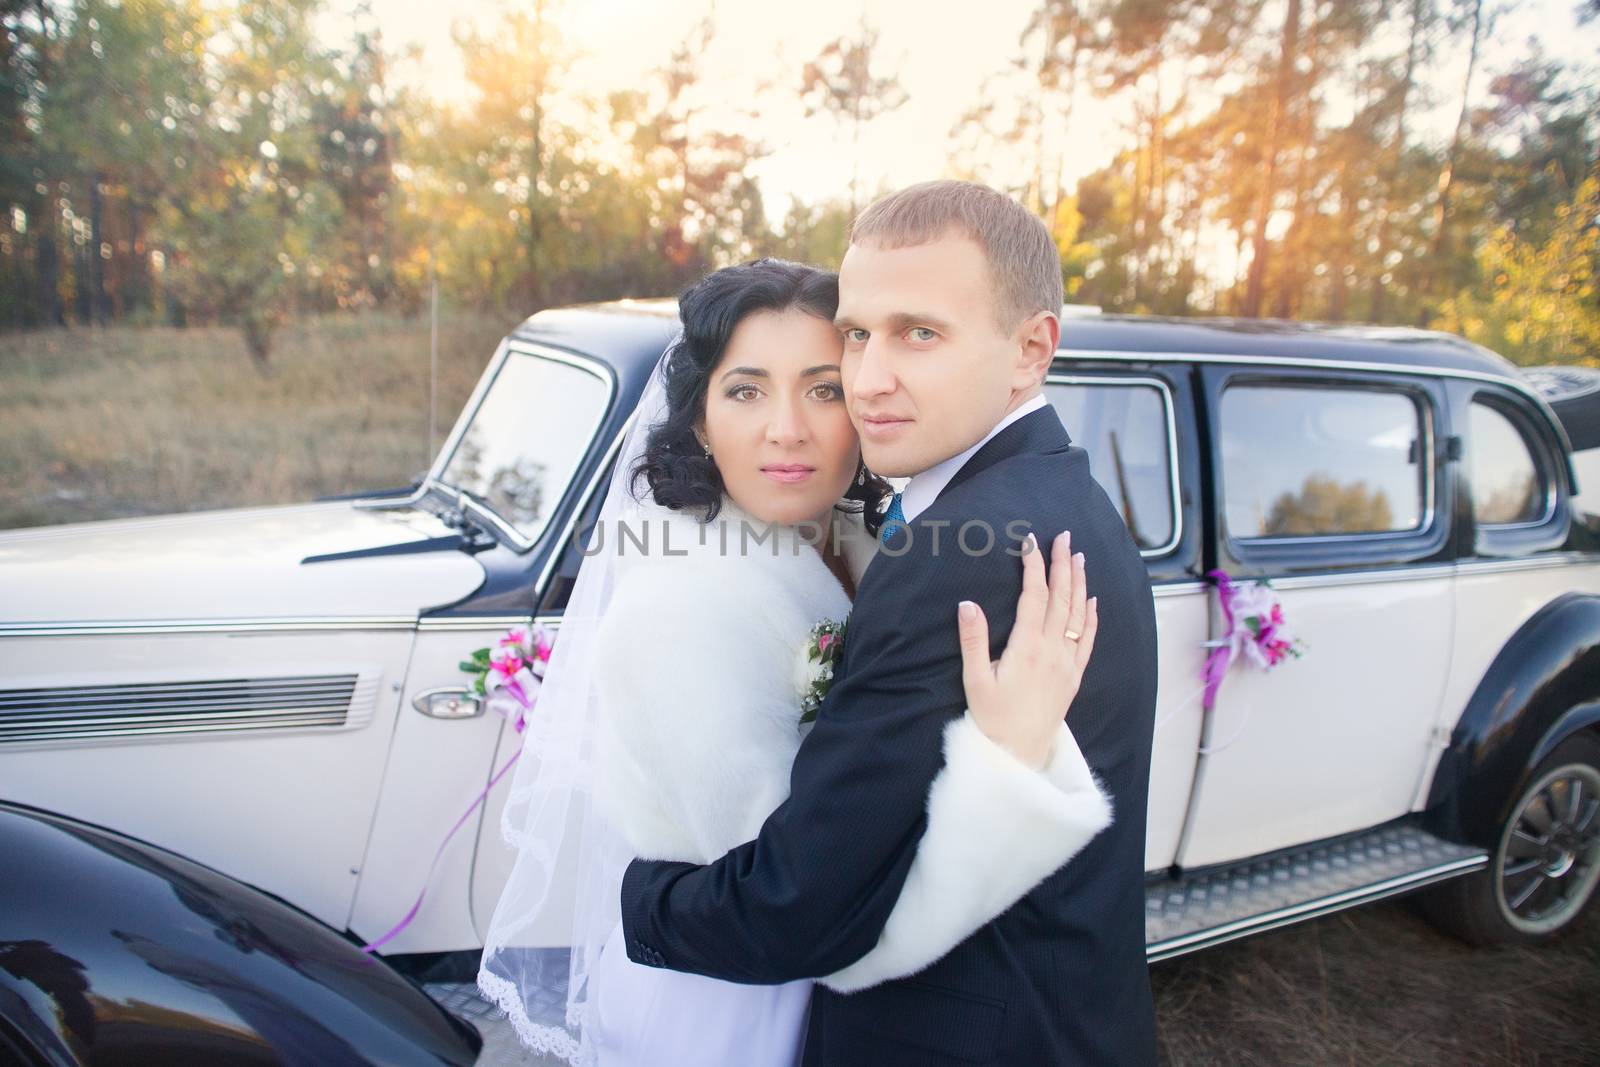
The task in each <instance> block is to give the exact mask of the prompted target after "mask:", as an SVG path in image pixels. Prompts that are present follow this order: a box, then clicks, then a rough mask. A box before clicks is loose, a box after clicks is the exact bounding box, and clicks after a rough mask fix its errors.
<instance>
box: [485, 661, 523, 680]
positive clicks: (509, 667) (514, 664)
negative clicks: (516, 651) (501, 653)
mask: <svg viewBox="0 0 1600 1067" xmlns="http://www.w3.org/2000/svg"><path fill="white" fill-rule="evenodd" d="M489 666H490V667H491V668H492V669H494V670H496V671H498V672H499V673H500V674H503V675H504V676H505V677H507V678H510V677H511V676H512V675H513V674H516V673H517V672H518V671H520V670H521V669H522V666H523V663H522V657H520V656H506V657H505V658H504V659H491V660H490V661H489Z"/></svg>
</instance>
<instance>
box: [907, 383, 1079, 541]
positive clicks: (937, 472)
mask: <svg viewBox="0 0 1600 1067" xmlns="http://www.w3.org/2000/svg"><path fill="white" fill-rule="evenodd" d="M1048 403H1050V402H1049V401H1048V400H1046V399H1045V398H1044V394H1042V393H1041V394H1039V395H1038V396H1035V397H1033V398H1031V399H1029V400H1026V401H1024V402H1023V403H1022V404H1021V405H1019V406H1018V407H1017V409H1016V410H1015V411H1013V412H1011V413H1010V414H1008V415H1007V416H1006V417H1005V418H1003V419H1001V420H1000V421H999V422H998V423H996V424H995V427H994V429H992V430H990V431H989V432H988V434H987V435H985V436H984V438H983V440H981V441H979V442H978V443H977V444H975V445H973V446H972V447H971V448H969V449H967V450H966V451H965V452H962V453H960V454H959V455H955V456H951V457H950V458H949V459H947V460H945V461H944V462H943V463H937V464H935V465H934V466H932V467H929V468H928V469H927V470H925V471H923V472H922V473H921V474H913V475H912V476H911V480H910V481H909V482H907V483H906V487H905V489H904V490H903V491H902V492H901V494H900V510H901V511H903V512H904V513H905V516H906V521H907V522H910V521H911V520H912V519H914V518H916V517H917V515H918V514H920V513H921V512H923V511H925V510H927V508H928V505H930V504H932V503H933V502H934V501H935V500H937V499H938V497H939V494H940V493H942V492H944V487H945V486H947V485H949V484H950V479H952V478H954V477H955V476H956V472H957V471H959V470H960V469H961V468H962V467H964V466H965V465H966V462H967V460H969V459H971V458H972V456H973V453H975V452H977V451H978V449H980V448H982V447H983V446H984V445H986V444H988V443H989V441H990V439H992V438H993V437H994V436H995V435H996V434H998V433H999V432H1000V431H1001V430H1003V429H1005V428H1006V427H1007V426H1010V425H1011V424H1012V423H1013V422H1016V421H1017V420H1018V419H1020V418H1022V417H1023V416H1024V415H1031V414H1033V413H1034V412H1035V411H1038V410H1039V409H1040V408H1042V407H1044V406H1045V405H1047V404H1048Z"/></svg>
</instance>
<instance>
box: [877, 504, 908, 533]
mask: <svg viewBox="0 0 1600 1067" xmlns="http://www.w3.org/2000/svg"><path fill="white" fill-rule="evenodd" d="M905 524H906V513H905V511H904V510H903V509H902V508H901V507H900V494H899V493H896V494H895V495H894V499H893V500H891V501H889V510H888V511H886V512H884V513H883V527H882V528H881V529H879V531H878V540H880V541H882V542H883V543H884V544H888V543H889V537H890V535H891V534H893V533H894V531H895V530H896V529H898V528H900V527H902V526H904V525H905Z"/></svg>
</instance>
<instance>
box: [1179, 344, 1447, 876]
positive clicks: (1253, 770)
mask: <svg viewBox="0 0 1600 1067" xmlns="http://www.w3.org/2000/svg"><path fill="white" fill-rule="evenodd" d="M1204 379H1205V382H1206V397H1207V403H1208V408H1209V411H1210V413H1211V419H1212V425H1213V430H1212V449H1211V456H1212V469H1213V477H1214V479H1215V487H1214V495H1215V500H1216V504H1217V506H1216V513H1217V514H1216V523H1217V533H1216V536H1217V544H1218V546H1219V548H1218V559H1219V565H1220V566H1221V567H1222V568H1223V569H1224V570H1226V571H1227V572H1228V573H1229V574H1230V576H1231V577H1233V578H1235V579H1240V578H1245V579H1247V578H1254V577H1266V578H1269V579H1270V580H1271V582H1272V585H1273V586H1274V587H1275V588H1276V590H1277V593H1278V595H1279V597H1280V598H1281V603H1282V607H1283V612H1284V617H1285V619H1286V621H1287V622H1288V624H1289V626H1290V627H1292V629H1293V631H1294V632H1295V633H1296V634H1298V635H1299V636H1300V637H1301V638H1302V639H1303V641H1304V646H1305V648H1304V655H1303V656H1302V657H1301V658H1298V659H1289V660H1286V661H1285V662H1284V663H1282V664H1280V665H1279V666H1277V667H1275V668H1273V669H1272V670H1270V671H1268V672H1263V671H1261V670H1259V669H1257V668H1255V667H1253V666H1251V665H1250V664H1248V663H1235V664H1234V665H1233V667H1232V668H1231V669H1230V670H1229V672H1228V674H1227V676H1226V678H1225V680H1224V681H1223V683H1222V686H1221V690H1220V692H1219V694H1218V698H1217V701H1216V705H1215V707H1214V709H1213V710H1212V711H1211V712H1209V713H1208V715H1207V718H1206V722H1205V724H1204V730H1203V733H1202V736H1201V748H1200V758H1199V761H1198V764H1199V770H1198V774H1197V780H1196V784H1195V796H1194V801H1193V805H1192V810H1191V811H1190V813H1189V824H1188V827H1187V830H1186V836H1185V840H1184V842H1183V845H1182V847H1181V848H1180V851H1179V856H1178V862H1179V863H1180V864H1182V865H1183V866H1185V867H1202V866H1206V865H1209V864H1215V863H1223V862H1227V861H1231V860H1236V859H1240V858H1243V857H1247V856H1253V855H1259V854H1261V853H1265V852H1271V851H1273V850H1276V849H1280V848H1285V847H1288V846H1291V845H1299V844H1303V843H1305V842H1308V841H1314V840H1318V839H1321V838H1327V837H1332V836H1335V835H1338V834H1343V833H1347V832H1351V831H1356V830H1361V829H1365V828H1368V827H1371V826H1375V825H1378V824H1380V823H1383V822H1386V821H1388V820H1390V819H1394V818H1397V817H1399V816H1401V815H1404V814H1406V813H1407V812H1409V811H1411V810H1412V807H1413V801H1414V797H1415V795H1416V790H1417V784H1418V781H1419V779H1420V777H1421V774H1422V773H1423V770H1424V768H1425V767H1426V766H1427V765H1428V764H1429V762H1430V760H1431V758H1432V756H1433V754H1434V753H1435V752H1436V751H1437V749H1438V747H1439V746H1440V739H1439V738H1438V736H1437V735H1436V733H1435V731H1434V725H1435V722H1436V720H1437V717H1438V709H1439V706H1440V701H1441V698H1442V695H1443V688H1444V685H1445V681H1446V678H1447V674H1448V671H1449V665H1450V655H1451V648H1452V644H1453V637H1454V618H1455V601H1454V591H1453V586H1454V582H1453V574H1454V566H1453V563H1452V560H1451V557H1452V554H1453V551H1454V545H1453V542H1452V541H1451V536H1452V534H1451V529H1452V526H1451V522H1450V512H1451V506H1452V503H1451V501H1452V492H1451V487H1452V486H1453V482H1452V481H1451V480H1449V479H1441V478H1440V477H1439V467H1440V465H1441V463H1442V462H1443V460H1444V456H1443V455H1442V453H1443V451H1444V449H1443V447H1442V446H1441V443H1440V441H1439V440H1438V436H1439V435H1438V434H1437V433H1436V430H1435V427H1436V426H1437V425H1438V424H1439V421H1440V418H1439V412H1440V411H1441V410H1443V407H1444V403H1443V396H1444V393H1443V387H1442V385H1441V384H1440V383H1439V382H1438V381H1437V380H1434V379H1427V378H1424V377H1421V376H1418V377H1416V378H1412V379H1401V378H1398V377H1396V376H1392V375H1377V374H1362V373H1358V372H1349V373H1345V372H1338V373H1334V372H1319V371H1309V370H1302V371H1294V370H1287V369H1268V368H1261V369H1249V368H1229V367H1225V366H1215V365H1214V366H1208V367H1206V368H1205V370H1204ZM1213 612H1214V614H1213V632H1214V633H1217V632H1218V631H1219V629H1220V625H1221V619H1220V615H1219V614H1217V613H1216V612H1215V609H1213ZM1202 656H1203V652H1202V651H1201V650H1196V652H1195V653H1194V654H1193V655H1192V657H1191V671H1192V672H1193V673H1192V675H1191V677H1194V678H1198V677H1199V670H1198V668H1199V666H1200V663H1201V662H1202Z"/></svg>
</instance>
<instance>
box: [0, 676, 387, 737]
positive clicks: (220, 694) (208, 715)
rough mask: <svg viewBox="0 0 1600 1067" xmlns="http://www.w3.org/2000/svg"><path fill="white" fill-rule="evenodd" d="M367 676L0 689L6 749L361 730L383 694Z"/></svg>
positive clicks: (374, 678) (1, 726)
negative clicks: (76, 741) (83, 741)
mask: <svg viewBox="0 0 1600 1067" xmlns="http://www.w3.org/2000/svg"><path fill="white" fill-rule="evenodd" d="M363 674H365V672H362V674H326V675H294V676H288V677H283V678H217V679H208V680H205V681H185V682H138V683H129V684H123V685H91V686H50V687H46V688H38V689H0V744H5V743H7V742H13V743H15V742H23V741H53V740H63V739H73V738H95V737H129V736H140V735H145V734H184V733H204V732H209V731H219V730H226V731H233V730H273V729H293V728H301V727H307V726H324V727H328V726H331V727H339V726H345V725H356V724H357V722H364V721H366V720H367V719H370V718H371V715H372V711H373V708H374V705H375V702H376V696H377V680H378V679H377V676H376V674H374V675H372V676H371V677H363Z"/></svg>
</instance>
